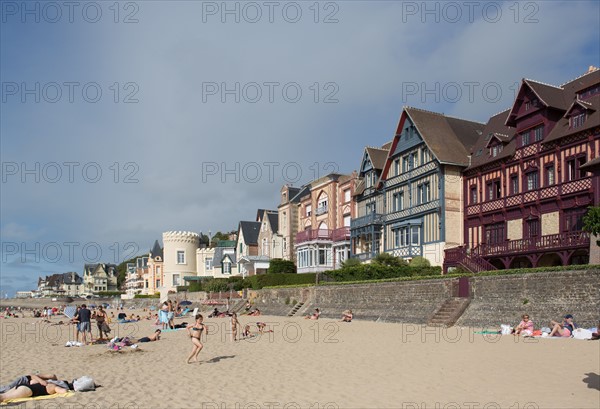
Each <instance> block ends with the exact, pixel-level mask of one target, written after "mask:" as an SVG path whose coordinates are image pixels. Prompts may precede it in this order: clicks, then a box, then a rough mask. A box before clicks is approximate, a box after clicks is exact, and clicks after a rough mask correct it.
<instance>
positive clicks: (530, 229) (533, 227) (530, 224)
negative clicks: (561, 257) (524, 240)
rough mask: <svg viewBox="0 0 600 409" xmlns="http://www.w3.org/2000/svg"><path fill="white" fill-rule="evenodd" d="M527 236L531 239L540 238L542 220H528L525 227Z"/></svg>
mask: <svg viewBox="0 0 600 409" xmlns="http://www.w3.org/2000/svg"><path fill="white" fill-rule="evenodd" d="M525 227H526V228H525V234H526V236H527V237H529V238H534V237H539V235H540V219H531V220H527V222H526V226H525Z"/></svg>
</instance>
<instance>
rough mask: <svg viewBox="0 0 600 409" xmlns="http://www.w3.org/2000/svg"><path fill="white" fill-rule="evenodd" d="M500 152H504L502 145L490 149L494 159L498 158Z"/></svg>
mask: <svg viewBox="0 0 600 409" xmlns="http://www.w3.org/2000/svg"><path fill="white" fill-rule="evenodd" d="M500 152H502V145H496V146H493V147H492V148H491V149H490V155H491V156H492V157H494V158H495V157H496V156H498V154H499V153H500Z"/></svg>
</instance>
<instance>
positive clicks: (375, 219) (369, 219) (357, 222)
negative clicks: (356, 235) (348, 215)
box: [350, 213, 383, 229]
mask: <svg viewBox="0 0 600 409" xmlns="http://www.w3.org/2000/svg"><path fill="white" fill-rule="evenodd" d="M382 223H383V215H382V214H380V213H371V214H368V215H366V216H361V217H357V218H356V219H352V220H351V222H350V228H351V229H357V228H359V227H364V226H368V225H370V224H382Z"/></svg>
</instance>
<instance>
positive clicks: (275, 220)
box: [267, 212, 279, 233]
mask: <svg viewBox="0 0 600 409" xmlns="http://www.w3.org/2000/svg"><path fill="white" fill-rule="evenodd" d="M267 218H268V219H269V224H270V225H271V230H273V233H277V232H279V213H277V212H275V213H267Z"/></svg>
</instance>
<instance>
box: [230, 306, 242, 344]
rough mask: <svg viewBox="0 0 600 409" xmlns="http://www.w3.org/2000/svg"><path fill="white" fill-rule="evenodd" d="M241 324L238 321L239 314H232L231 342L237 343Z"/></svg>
mask: <svg viewBox="0 0 600 409" xmlns="http://www.w3.org/2000/svg"><path fill="white" fill-rule="evenodd" d="M239 323H240V322H239V321H238V319H237V314H236V313H235V312H234V313H233V314H231V341H232V342H235V341H237V329H238V324H239Z"/></svg>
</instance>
